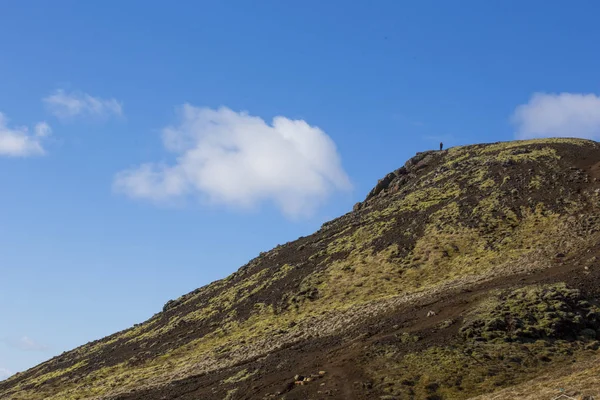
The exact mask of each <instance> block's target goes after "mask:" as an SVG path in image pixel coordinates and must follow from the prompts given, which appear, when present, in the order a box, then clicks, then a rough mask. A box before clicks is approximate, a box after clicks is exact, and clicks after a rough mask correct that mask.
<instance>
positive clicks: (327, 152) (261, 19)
mask: <svg viewBox="0 0 600 400" xmlns="http://www.w3.org/2000/svg"><path fill="white" fill-rule="evenodd" d="M0 8H1V10H0V49H1V51H2V57H0V113H1V114H2V117H1V118H0V187H1V188H2V191H1V193H2V195H0V243H1V245H0V320H1V321H2V323H1V324H0V379H1V378H2V377H5V376H7V375H9V374H11V373H14V372H17V371H22V370H24V369H27V368H29V367H31V366H33V365H35V364H37V363H39V362H41V361H44V360H45V359H48V358H50V357H52V356H53V355H56V354H59V353H61V352H62V351H65V350H68V349H71V348H73V347H75V346H78V345H81V344H84V343H86V342H88V341H91V340H94V339H97V338H100V337H102V336H105V335H108V334H110V333H113V332H114V331H117V330H121V329H124V328H127V327H129V326H131V325H133V324H134V323H137V322H141V321H143V320H145V319H147V318H148V317H150V316H151V315H152V314H153V313H155V312H157V311H159V310H160V309H161V307H162V305H163V304H164V303H165V302H166V301H167V300H169V299H172V298H176V297H178V296H180V295H182V294H184V293H186V292H189V291H191V290H193V289H195V288H197V287H200V286H202V285H204V284H207V283H209V282H211V281H213V280H215V279H219V278H222V277H225V276H226V275H228V274H229V273H231V272H233V271H234V270H236V269H237V268H238V267H240V266H241V265H243V264H244V263H245V262H247V261H248V260H249V259H251V258H253V257H255V256H256V255H258V253H259V252H261V251H264V250H268V249H270V248H272V247H273V246H275V245H277V244H279V243H284V242H287V241H289V240H293V239H295V238H297V237H298V236H301V235H306V234H310V233H311V232H313V231H314V230H316V229H318V227H319V226H320V225H321V224H322V223H323V222H324V221H326V220H329V219H331V218H333V217H336V216H338V215H341V214H343V213H345V212H347V211H349V210H350V209H351V207H352V205H353V204H354V203H355V202H357V201H360V200H362V199H363V198H364V196H365V195H366V193H367V192H368V191H369V190H370V189H371V187H372V186H373V185H374V184H375V183H376V181H377V179H378V178H380V177H382V176H383V175H385V174H386V173H387V172H389V171H391V170H393V169H395V168H397V167H399V166H400V165H402V164H403V163H404V161H405V160H406V159H407V158H409V157H410V156H412V155H413V154H414V153H415V152H417V151H422V150H426V149H431V148H435V147H437V145H438V142H439V141H440V140H443V141H444V143H445V144H446V145H447V146H454V145H460V144H468V143H478V142H494V141H501V140H511V139H514V138H528V137H544V136H581V137H588V138H594V139H596V140H598V138H599V137H600V99H599V98H598V97H597V94H598V93H599V92H600V80H599V71H600V53H598V51H597V44H598V42H599V39H600V26H599V25H598V24H597V15H600V9H599V8H600V6H598V5H597V3H595V2H592V1H578V2H572V3H570V4H568V5H567V3H565V2H558V1H543V2H542V1H527V2H520V1H519V2H518V1H486V2H481V1H461V2H442V1H411V2H409V1H404V2H400V1H378V2H366V1H360V2H345V1H344V2H342V1H327V2H322V1H302V2H281V1H211V2H196V1H178V2H176V3H167V2H164V1H163V2H158V1H144V2H141V1H129V2H117V1H112V0H109V1H103V2H99V1H97V2H83V1H74V0H73V1H63V0H60V1H56V2H48V1H21V0H19V1H16V0H8V1H4V2H3V3H2V5H1V6H0Z"/></svg>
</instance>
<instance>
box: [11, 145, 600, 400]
mask: <svg viewBox="0 0 600 400" xmlns="http://www.w3.org/2000/svg"><path fill="white" fill-rule="evenodd" d="M599 243H600V145H599V144H598V143H596V142H592V141H585V140H575V139H547V140H536V141H518V142H507V143H495V144H487V145H475V146H465V147H456V148H452V149H449V150H446V151H440V152H437V151H436V152H425V153H420V154H418V155H417V156H415V157H414V158H412V159H410V160H409V161H408V162H407V163H406V164H405V166H404V167H402V168H399V169H398V170H396V171H394V172H393V173H391V174H388V175H387V176H385V177H384V178H383V179H382V180H380V181H379V183H378V184H377V185H376V187H375V188H374V189H373V190H372V191H371V192H370V193H369V195H368V196H367V199H366V200H365V201H364V202H362V203H359V204H357V205H356V206H355V207H354V211H352V212H351V213H348V214H346V215H344V216H342V217H340V218H338V219H336V220H333V221H331V222H329V223H326V224H325V225H323V227H322V228H321V229H320V230H319V231H318V232H316V233H315V234H313V235H311V236H308V237H303V238H300V239H298V240H296V241H294V242H291V243H287V244H285V245H282V246H278V247H277V248H275V249H273V250H271V251H269V252H267V253H263V254H261V255H260V256H259V257H257V258H256V259H254V260H252V261H250V262H249V263H248V264H247V265H245V266H243V267H242V268H240V269H239V271H237V272H236V273H234V274H233V275H231V276H229V277H227V278H226V279H223V280H220V281H216V282H214V283H212V284H210V285H208V286H205V287H203V288H200V289H198V290H195V291H194V292H192V293H189V294H187V295H185V296H182V297H180V298H178V299H176V300H173V301H170V302H168V303H167V304H166V305H165V307H164V309H163V311H162V312H160V313H158V314H156V315H155V316H154V317H152V318H151V319H150V320H148V321H146V322H145V323H143V324H140V325H137V326H135V327H132V328H131V329H128V330H125V331H122V332H118V333H116V334H114V335H112V336H109V337H107V338H104V339H102V340H99V341H96V342H93V343H88V344H86V345H84V346H82V347H79V348H77V349H75V350H73V351H71V352H67V353H65V354H63V355H61V356H59V357H56V358H54V359H52V360H49V361H47V362H45V363H43V364H40V365H39V366H37V367H34V368H32V369H30V370H29V371H26V372H24V373H21V374H18V375H16V376H14V377H12V378H10V379H9V380H7V381H5V382H2V383H0V398H1V399H15V400H17V399H87V398H98V399H100V398H102V399H122V400H125V399H181V400H183V399H190V400H191V399H225V398H226V399H230V400H233V399H267V398H277V399H281V398H285V399H320V398H339V399H373V398H375V399H378V398H382V399H385V398H387V399H396V398H398V399H405V398H406V399H465V398H470V397H473V396H477V395H484V394H486V393H492V392H495V391H498V390H500V389H502V388H505V387H512V386H513V385H518V384H520V383H521V382H524V381H527V380H530V379H536V377H539V376H541V375H542V374H550V373H554V374H558V375H560V369H561V368H564V366H565V365H573V363H574V362H575V363H579V364H580V365H586V364H585V363H586V362H590V360H592V359H594V357H596V356H597V349H598V342H597V341H596V338H597V336H598V339H600V332H598V330H599V329H600V325H599V321H600V319H599V318H600V314H599V308H598V300H599V299H600V294H599V289H598V287H599V285H598V283H600V261H599V260H600V245H599ZM558 375H557V376H558ZM578 390H580V391H581V390H583V389H578ZM598 394H599V395H600V393H598Z"/></svg>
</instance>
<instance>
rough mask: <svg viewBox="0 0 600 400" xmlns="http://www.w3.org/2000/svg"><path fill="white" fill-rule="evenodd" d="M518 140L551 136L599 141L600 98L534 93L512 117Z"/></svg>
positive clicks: (584, 95)
mask: <svg viewBox="0 0 600 400" xmlns="http://www.w3.org/2000/svg"><path fill="white" fill-rule="evenodd" d="M511 121H512V123H513V124H514V125H515V126H516V128H517V132H516V135H517V137H518V138H519V139H529V138H538V137H548V136H561V137H582V138H588V139H596V140H597V139H600V97H598V96H596V95H595V94H578V93H560V94H552V93H534V94H533V96H531V99H529V102H528V103H527V104H522V105H520V106H518V107H517V108H516V109H515V111H514V113H513V115H512V117H511Z"/></svg>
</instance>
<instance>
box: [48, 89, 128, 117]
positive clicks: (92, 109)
mask: <svg viewBox="0 0 600 400" xmlns="http://www.w3.org/2000/svg"><path fill="white" fill-rule="evenodd" d="M43 102H44V103H45V104H46V107H48V109H49V110H50V112H51V113H52V114H54V115H55V116H56V117H58V118H60V119H72V118H75V117H109V116H121V115H123V105H122V104H121V103H120V102H119V101H117V100H116V99H101V98H99V97H93V96H90V95H89V94H87V93H82V92H70V93H67V92H65V91H64V90H62V89H59V90H57V91H56V92H54V93H53V94H51V95H50V96H48V97H45V98H44V99H43Z"/></svg>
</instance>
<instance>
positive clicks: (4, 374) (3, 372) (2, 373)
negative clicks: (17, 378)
mask: <svg viewBox="0 0 600 400" xmlns="http://www.w3.org/2000/svg"><path fill="white" fill-rule="evenodd" d="M12 374H13V373H12V372H11V371H10V370H8V369H6V368H2V367H0V381H2V380H4V379H6V378H8V377H10V376H11V375H12Z"/></svg>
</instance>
